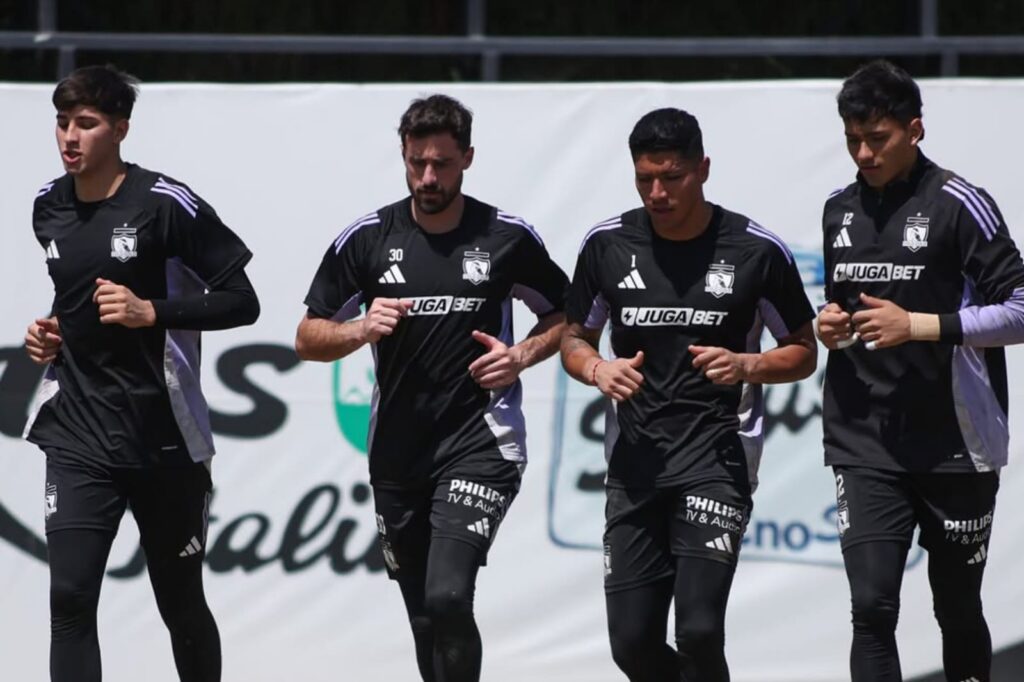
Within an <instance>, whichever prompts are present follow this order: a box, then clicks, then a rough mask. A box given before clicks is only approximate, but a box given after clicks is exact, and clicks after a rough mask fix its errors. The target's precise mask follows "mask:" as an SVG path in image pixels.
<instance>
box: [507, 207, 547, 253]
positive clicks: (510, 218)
mask: <svg viewBox="0 0 1024 682" xmlns="http://www.w3.org/2000/svg"><path fill="white" fill-rule="evenodd" d="M497 218H498V220H500V221H501V222H503V223H508V224H509V225H518V226H519V227H521V228H523V229H524V230H526V231H527V232H529V233H530V234H531V235H532V236H533V238H534V239H536V240H537V243H538V244H540V245H541V246H544V240H543V239H541V238H540V233H538V232H537V229H536V228H535V227H534V226H533V225H531V224H530V223H528V222H526V220H524V219H523V218H520V217H519V216H515V215H512V214H511V213H506V212H505V211H502V210H501V209H498V214H497Z"/></svg>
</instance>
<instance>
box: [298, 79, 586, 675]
mask: <svg viewBox="0 0 1024 682" xmlns="http://www.w3.org/2000/svg"><path fill="white" fill-rule="evenodd" d="M471 125H472V116H471V114H470V112H469V111H468V110H467V109H466V108H465V107H464V106H462V104H460V103H459V102H457V101H455V100H454V99H452V98H450V97H446V96H444V95H434V96H431V97H428V98H426V99H420V100H416V101H414V102H413V103H412V104H411V106H410V107H409V108H408V110H407V111H406V112H405V114H404V115H403V116H402V120H401V124H400V126H399V131H398V132H399V137H400V139H401V143H402V156H403V160H404V162H405V168H406V182H407V183H408V186H409V192H410V194H411V197H405V198H403V199H401V200H399V201H397V202H395V203H393V204H391V205H389V206H385V207H383V208H380V209H378V210H376V211H373V212H371V213H368V214H366V215H365V216H363V217H362V218H360V219H359V220H357V221H355V222H354V223H352V224H351V225H350V226H349V227H347V228H345V229H344V230H343V231H342V232H341V234H340V235H339V236H338V238H337V239H336V240H334V242H333V243H332V244H331V245H330V246H329V247H328V249H327V253H326V254H325V255H324V258H323V261H322V263H321V265H320V268H319V270H318V271H317V273H316V275H315V277H314V278H313V283H312V286H311V287H310V290H309V294H308V296H307V297H306V301H305V302H306V305H307V308H308V310H307V313H306V316H305V319H303V320H302V322H301V323H300V325H299V329H298V334H297V338H296V350H297V351H298V353H299V355H300V357H303V358H304V359H308V360H322V361H331V360H336V359H338V358H341V357H344V356H346V355H348V354H349V353H352V352H353V351H355V350H356V349H358V348H360V347H361V346H363V345H366V344H370V346H371V348H372V350H373V354H374V360H375V364H376V379H377V384H376V386H375V387H374V396H373V414H372V416H371V421H370V434H369V464H370V483H371V485H372V487H373V491H374V503H375V507H376V512H377V526H378V530H379V533H380V540H381V547H382V549H383V552H384V557H385V559H386V562H387V567H388V573H389V575H390V577H391V578H393V579H394V580H396V581H397V582H398V585H399V587H400V588H401V590H402V596H403V598H404V600H405V604H406V608H407V611H408V615H409V620H410V624H411V625H412V631H413V637H414V640H415V644H416V659H417V663H418V665H419V670H420V674H421V675H422V677H423V679H424V680H428V681H430V680H437V681H438V682H462V681H468V680H478V679H479V677H480V660H481V644H480V634H479V632H478V630H477V626H476V622H475V620H474V617H473V593H474V590H475V583H476V575H477V570H478V568H479V567H480V566H481V565H483V564H484V562H485V560H486V557H487V550H488V548H489V547H490V545H491V542H492V541H493V540H494V534H495V533H496V532H497V530H498V525H499V524H500V523H501V520H502V519H503V517H504V516H505V513H506V512H507V511H508V507H509V505H510V504H511V502H512V500H513V498H514V497H515V495H516V492H517V490H518V489H519V481H520V477H521V475H522V471H523V467H524V466H525V465H526V442H525V436H526V433H525V428H524V424H523V415H522V412H521V410H520V402H521V397H522V388H521V385H520V383H519V374H520V372H521V371H522V370H524V369H525V368H527V367H529V366H531V365H533V364H535V363H537V362H540V361H541V360H543V359H545V358H547V357H549V356H550V355H551V354H553V353H554V352H555V350H556V349H557V347H558V340H559V337H560V335H561V331H562V329H563V328H564V326H565V324H564V315H563V313H562V309H563V299H564V296H565V289H566V287H567V285H568V281H567V279H566V276H565V274H564V273H563V272H562V271H561V270H560V269H559V268H558V266H557V265H555V263H554V262H552V260H551V259H550V258H549V257H548V254H547V251H546V249H545V248H544V244H543V242H542V241H541V238H540V236H539V235H538V234H537V232H536V231H535V230H534V229H533V227H531V226H530V225H529V224H528V223H527V222H526V221H524V220H523V219H522V218H517V217H515V216H512V215H509V214H507V213H505V212H503V211H500V210H498V209H496V208H494V207H493V206H488V205H487V204H484V203H482V202H480V201H477V200H476V199H473V198H472V197H469V196H466V195H464V194H462V178H463V173H464V172H465V170H466V169H467V168H469V166H470V164H471V163H472V161H473V147H472V146H471V145H470V134H471ZM513 297H515V298H519V299H520V300H522V301H523V302H525V303H526V304H527V306H529V308H530V309H531V310H532V311H533V312H534V313H535V314H536V315H537V317H538V320H539V321H538V323H537V325H536V326H535V327H534V328H533V330H531V331H530V333H529V335H528V336H527V337H526V338H525V339H524V340H523V341H521V342H519V343H518V344H514V341H513V332H512V317H511V313H512V298H513ZM361 304H365V306H366V314H365V316H364V317H362V318H361V319H354V318H357V317H358V316H359V314H360V305H361Z"/></svg>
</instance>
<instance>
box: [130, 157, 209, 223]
mask: <svg viewBox="0 0 1024 682" xmlns="http://www.w3.org/2000/svg"><path fill="white" fill-rule="evenodd" d="M128 172H129V180H128V181H129V182H130V183H131V185H130V192H131V193H132V197H131V198H132V199H133V200H138V201H140V202H142V203H143V204H145V205H147V206H150V207H152V208H154V209H156V210H157V211H166V212H169V213H172V214H173V213H179V212H184V213H186V214H188V215H189V216H191V217H192V218H195V217H196V216H197V215H198V214H199V211H200V210H201V209H204V208H205V207H206V202H204V201H203V200H202V198H200V196H199V195H198V194H196V192H195V191H194V190H193V189H192V188H191V187H189V186H188V185H187V184H186V183H184V182H182V181H181V180H178V179H177V178H174V177H172V176H170V175H168V174H167V173H162V172H160V171H155V170H150V169H148V168H143V167H142V166H137V165H133V164H130V165H129V170H128Z"/></svg>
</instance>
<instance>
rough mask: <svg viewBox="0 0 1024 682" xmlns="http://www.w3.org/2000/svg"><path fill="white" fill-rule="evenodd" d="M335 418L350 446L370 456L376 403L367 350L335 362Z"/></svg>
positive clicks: (370, 356)
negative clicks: (371, 427) (370, 435)
mask: <svg viewBox="0 0 1024 682" xmlns="http://www.w3.org/2000/svg"><path fill="white" fill-rule="evenodd" d="M332 372H333V381H332V385H333V390H334V417H335V419H336V420H337V423H338V428H339V429H340V430H341V435H342V436H343V437H344V438H345V440H346V441H347V442H348V444H349V445H351V446H352V447H354V448H355V449H356V450H358V451H359V452H361V453H363V454H364V455H365V454H366V451H367V438H368V436H369V431H370V414H371V411H372V403H373V389H374V383H375V378H374V367H373V356H372V355H371V353H370V351H369V349H367V348H363V349H360V350H359V351H357V352H355V353H352V354H351V355H349V356H347V357H346V358H345V359H344V360H338V361H337V362H335V363H334V367H333V368H332Z"/></svg>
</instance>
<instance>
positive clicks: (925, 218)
mask: <svg viewBox="0 0 1024 682" xmlns="http://www.w3.org/2000/svg"><path fill="white" fill-rule="evenodd" d="M822 226H823V231H824V243H823V244H824V251H825V271H826V273H825V295H826V298H827V300H829V301H832V302H835V303H837V304H838V305H839V306H841V307H842V308H843V310H846V311H847V312H850V313H853V312H854V311H857V310H860V309H861V308H862V307H864V306H863V305H862V303H861V302H860V299H859V296H860V294H861V292H864V293H866V294H868V295H870V296H874V297H877V298H882V299H886V300H890V301H893V302H895V303H896V304H897V305H899V306H900V307H902V308H904V309H906V310H908V311H912V312H918V313H938V314H940V315H942V318H941V319H942V320H943V329H944V331H943V334H942V337H943V342H942V343H932V342H909V343H905V344H902V345H900V346H896V347H894V348H886V349H880V350H875V351H870V350H867V348H865V346H864V344H862V343H856V344H854V345H852V346H850V347H848V348H846V349H843V350H838V351H831V352H830V353H829V357H828V366H827V370H826V378H825V387H824V397H823V408H822V409H823V420H824V431H825V436H824V443H825V461H826V463H827V464H830V465H836V464H839V465H851V466H869V467H877V468H880V469H888V470H894V471H915V472H921V471H935V472H958V471H987V470H991V469H994V468H998V467H1000V466H1002V465H1003V464H1005V463H1006V455H1007V446H1008V438H1009V436H1008V431H1007V425H1006V413H1007V391H1006V364H1005V359H1004V355H1003V351H1002V349H1001V348H977V347H970V346H966V345H959V344H960V340H961V339H960V338H959V337H960V336H962V332H961V330H960V329H959V324H960V322H959V319H958V317H957V311H959V310H961V309H963V308H966V307H968V306H975V305H979V304H981V305H986V304H998V303H1000V302H1003V301H1006V300H1007V299H1008V298H1010V296H1011V295H1013V293H1014V290H1015V289H1018V288H1020V287H1022V286H1024V265H1022V263H1021V257H1020V254H1019V253H1018V251H1017V248H1016V247H1015V246H1014V244H1013V241H1012V240H1011V239H1010V235H1009V232H1008V231H1007V229H1006V225H1005V224H1004V223H1003V218H1002V215H1001V214H1000V212H999V209H998V208H997V207H996V204H995V202H994V201H993V200H992V197H990V196H989V195H988V193H987V192H985V191H984V190H983V189H980V188H977V187H975V186H973V185H971V184H970V183H968V182H967V181H966V180H964V179H963V178H961V177H959V176H958V175H956V174H955V173H953V172H951V171H948V170H944V169H942V168H939V167H938V166H936V165H935V164H934V163H932V162H931V161H929V160H928V159H926V158H925V157H924V155H923V154H921V155H919V159H918V161H917V164H916V165H915V167H914V169H913V171H912V173H911V176H910V178H909V179H908V180H907V181H903V182H897V183H893V184H891V185H889V186H887V187H886V188H885V190H884V191H882V192H879V191H876V190H874V189H872V188H871V187H869V186H868V185H867V184H866V183H865V182H863V180H862V179H861V178H860V177H859V176H858V179H857V181H856V182H854V183H853V184H851V185H850V186H848V187H846V188H845V189H843V190H838V191H837V192H835V193H834V194H833V195H832V197H831V198H829V200H828V201H827V202H826V203H825V211H824V216H823V219H822ZM951 327H952V333H951V332H950V328H951Z"/></svg>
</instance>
